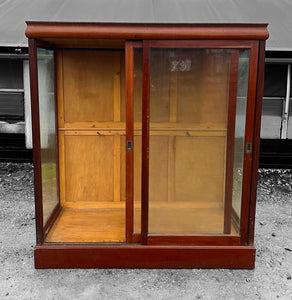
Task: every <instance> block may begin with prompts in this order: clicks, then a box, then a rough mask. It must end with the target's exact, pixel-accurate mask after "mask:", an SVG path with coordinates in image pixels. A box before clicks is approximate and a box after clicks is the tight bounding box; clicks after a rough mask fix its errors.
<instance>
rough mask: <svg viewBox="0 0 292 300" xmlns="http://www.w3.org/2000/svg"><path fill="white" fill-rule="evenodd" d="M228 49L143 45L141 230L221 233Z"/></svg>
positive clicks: (227, 93)
mask: <svg viewBox="0 0 292 300" xmlns="http://www.w3.org/2000/svg"><path fill="white" fill-rule="evenodd" d="M231 54H232V50H215V49H213V50H211V49H204V50H193V49H192V50H178V49H174V50H172V49H155V50H152V51H151V60H150V62H151V68H150V149H149V172H150V175H149V233H150V234H200V233H211V234H212V233H214V234H216V233H223V224H224V202H225V180H226V179H225V172H226V145H227V120H228V102H229V89H230V86H229V83H230V76H231V73H230V70H231Z"/></svg>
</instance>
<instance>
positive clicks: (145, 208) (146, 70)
mask: <svg viewBox="0 0 292 300" xmlns="http://www.w3.org/2000/svg"><path fill="white" fill-rule="evenodd" d="M149 103H150V41H145V40H144V41H143V85H142V176H141V177H142V180H141V184H142V186H141V202H142V203H141V243H142V244H143V245H146V244H147V236H148V213H149V110H150V107H149V106H150V104H149Z"/></svg>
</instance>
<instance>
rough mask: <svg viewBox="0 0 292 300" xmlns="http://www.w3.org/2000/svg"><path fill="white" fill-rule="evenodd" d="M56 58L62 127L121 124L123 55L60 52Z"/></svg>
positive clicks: (94, 52) (123, 77)
mask: <svg viewBox="0 0 292 300" xmlns="http://www.w3.org/2000/svg"><path fill="white" fill-rule="evenodd" d="M59 56H61V57H62V80H63V82H62V87H63V102H64V103H63V105H64V110H63V114H64V121H65V124H66V123H78V122H112V121H120V120H121V110H120V107H121V102H122V104H124V103H125V96H124V95H125V89H124V81H125V75H124V73H125V72H124V70H125V69H124V53H123V52H122V51H62V52H60V53H59ZM122 113H124V112H122ZM123 119H124V117H123Z"/></svg>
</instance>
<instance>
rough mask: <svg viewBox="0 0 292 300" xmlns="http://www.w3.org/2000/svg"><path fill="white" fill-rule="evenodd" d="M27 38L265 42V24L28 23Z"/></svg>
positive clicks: (266, 36)
mask: <svg viewBox="0 0 292 300" xmlns="http://www.w3.org/2000/svg"><path fill="white" fill-rule="evenodd" d="M26 23H27V29H26V31H25V34H26V36H27V37H29V38H45V39H47V38H49V39H50V38H58V39H59V38H74V39H76V38H77V39H78V38H81V39H85V38H88V39H96V38H98V39H103V38H105V39H131V40H142V39H176V40H177V39H225V40H226V39H240V40H243V39H244V40H252V39H256V40H258V39H267V38H268V36H269V33H268V30H267V24H137V23H127V24H125V23H76V22H74V23H71V22H31V21H28V22H26Z"/></svg>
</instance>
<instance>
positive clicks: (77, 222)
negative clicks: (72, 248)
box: [46, 208, 125, 243]
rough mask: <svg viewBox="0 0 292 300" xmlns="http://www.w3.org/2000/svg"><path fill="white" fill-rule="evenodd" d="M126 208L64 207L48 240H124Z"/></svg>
mask: <svg viewBox="0 0 292 300" xmlns="http://www.w3.org/2000/svg"><path fill="white" fill-rule="evenodd" d="M124 241H125V209H113V208H110V209H106V208H104V209H93V208H90V209H70V208H67V209H63V210H62V212H61V213H60V215H59V217H58V219H57V220H56V222H55V224H54V225H53V227H52V228H51V230H50V232H49V233H48V235H47V237H46V242H73V243H74V242H75V243H82V242H124Z"/></svg>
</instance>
